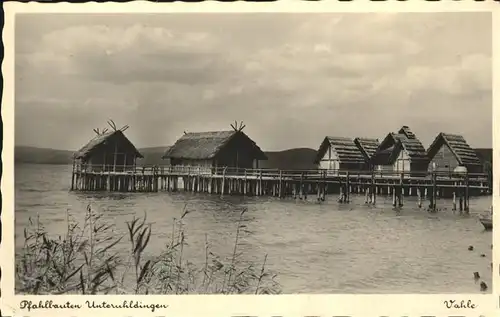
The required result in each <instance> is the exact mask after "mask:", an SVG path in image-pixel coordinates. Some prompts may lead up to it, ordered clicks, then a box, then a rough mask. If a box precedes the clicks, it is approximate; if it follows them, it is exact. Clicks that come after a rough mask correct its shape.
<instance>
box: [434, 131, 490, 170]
mask: <svg viewBox="0 0 500 317" xmlns="http://www.w3.org/2000/svg"><path fill="white" fill-rule="evenodd" d="M427 155H428V156H429V159H430V164H429V171H437V172H449V173H451V172H453V171H454V170H455V169H456V168H457V167H458V166H463V167H465V168H466V169H467V171H468V172H469V173H482V172H483V164H482V162H481V161H480V160H479V158H478V156H477V154H476V152H475V151H474V150H473V149H472V148H471V147H470V146H469V144H468V143H467V141H466V140H465V138H464V137H463V136H461V135H458V134H449V133H443V132H441V133H439V134H438V135H437V136H436V138H435V139H434V142H432V144H431V146H430V147H429V149H428V150H427Z"/></svg>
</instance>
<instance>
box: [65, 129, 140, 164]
mask: <svg viewBox="0 0 500 317" xmlns="http://www.w3.org/2000/svg"><path fill="white" fill-rule="evenodd" d="M123 131H124V130H115V131H110V132H104V133H99V132H97V135H96V136H95V137H94V138H93V139H91V140H90V141H89V142H88V143H87V144H86V145H84V146H83V147H82V148H81V149H80V150H78V151H77V152H76V153H75V154H74V160H75V164H76V165H77V166H78V167H79V169H82V170H85V171H95V172H98V171H105V172H123V171H128V170H132V169H134V168H135V166H136V164H137V159H138V158H143V156H142V154H141V153H140V152H139V151H138V150H137V148H136V147H135V146H134V145H133V144H132V142H130V140H129V139H128V138H127V137H126V136H125V134H124V132H123Z"/></svg>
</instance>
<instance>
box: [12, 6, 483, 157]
mask: <svg viewBox="0 0 500 317" xmlns="http://www.w3.org/2000/svg"><path fill="white" fill-rule="evenodd" d="M89 21H90V22H89ZM18 24H19V28H17V29H18V30H19V31H18V32H17V33H16V41H17V40H18V41H17V43H18V44H16V45H17V46H16V52H17V53H16V111H17V112H18V113H19V115H18V117H17V118H18V119H19V122H17V121H16V123H17V126H18V129H17V131H16V133H17V136H19V137H17V138H16V140H17V141H18V142H21V143H30V144H39V145H40V144H42V143H43V145H45V146H50V144H51V143H54V144H56V143H58V144H61V143H64V144H65V146H67V147H71V148H74V147H78V146H79V145H80V144H75V142H83V141H80V139H78V140H61V138H62V137H61V136H58V135H57V134H54V135H52V138H53V141H50V140H51V138H49V137H46V136H45V137H43V141H40V142H39V141H37V138H38V136H36V137H35V138H33V135H32V133H30V132H29V130H30V129H31V126H32V125H31V123H30V115H29V114H30V113H32V112H33V111H36V112H37V114H38V115H40V116H42V117H43V118H44V120H46V122H52V123H54V124H58V123H59V122H60V121H64V120H65V119H64V118H66V121H67V122H73V123H74V122H75V121H77V120H81V122H80V123H79V124H78V125H74V126H75V127H76V126H78V128H79V129H81V130H85V129H90V130H91V128H93V127H95V126H96V125H98V124H97V122H100V121H102V122H105V120H107V119H108V118H109V117H113V118H117V117H119V119H120V120H121V121H123V122H124V124H129V125H130V126H131V129H130V130H128V131H127V133H130V134H131V135H132V136H134V137H135V138H136V139H137V140H139V141H138V142H141V143H143V144H144V145H148V144H152V145H158V144H168V143H172V142H174V141H175V138H176V137H177V136H178V135H179V131H181V132H182V131H183V130H185V129H189V130H195V129H221V128H224V127H226V126H229V123H230V122H232V121H234V120H241V119H243V120H245V122H246V123H247V129H248V131H249V133H250V132H252V136H253V137H254V138H256V139H258V140H260V141H258V143H259V144H261V145H262V146H263V147H264V148H269V149H276V148H286V147H293V146H295V145H297V144H300V145H301V146H316V143H317V139H321V138H322V136H324V135H325V134H338V135H344V136H357V135H362V136H373V137H381V136H383V135H384V134H385V133H387V132H388V129H391V130H394V129H397V126H399V125H402V124H409V125H411V126H412V128H413V130H415V132H416V133H417V134H418V135H419V136H421V138H422V139H432V138H433V136H434V135H435V134H437V133H438V132H441V129H443V128H444V127H446V128H448V129H449V130H453V131H455V132H459V133H461V132H460V129H463V127H464V126H465V125H466V120H467V118H461V119H460V118H459V117H460V114H469V113H474V112H472V110H471V109H476V110H475V113H476V117H477V120H479V121H480V122H483V123H481V124H476V125H474V129H477V130H478V131H483V132H482V133H483V134H484V135H491V122H490V121H491V120H490V119H489V118H490V114H491V89H492V88H491V85H492V84H491V81H492V71H491V17H490V16H489V15H485V14H482V13H470V14H464V13H457V14H438V13H435V14H424V13H402V14H371V13H366V14H266V15H259V14H253V15H232V14H231V15H201V14H200V15H196V16H194V15H171V16H169V18H168V19H165V17H164V15H151V16H146V15H141V14H137V15H129V16H128V17H127V18H124V17H119V16H115V17H107V18H104V17H98V16H92V17H89V16H88V17H87V18H85V17H83V16H77V15H74V16H72V18H71V19H69V18H68V17H66V16H64V15H62V16H60V17H59V18H58V19H57V21H52V20H50V19H49V18H48V17H44V18H37V17H36V16H31V17H26V16H25V17H23V18H22V19H20V22H19V21H18ZM438 106H439V107H440V108H439V109H437V108H436V107H438ZM33 109H35V110H33ZM41 109H43V111H42V110H41ZM479 109H480V110H479ZM431 111H432V115H429V113H430V112H431ZM450 111H453V113H454V115H453V118H454V121H453V122H452V123H450V122H448V123H447V124H439V122H444V121H446V120H447V116H448V114H449V113H450ZM16 120H17V119H16ZM120 120H116V121H120ZM479 121H478V122H479ZM61 126H62V127H64V128H65V129H66V128H67V129H69V128H71V127H70V126H71V125H61ZM252 126H254V127H252ZM291 126H297V127H300V129H292V130H291V129H290V127H291ZM467 129H468V128H467ZM471 129H472V128H470V129H469V133H471V135H475V136H476V139H475V142H478V143H480V142H483V143H485V142H491V138H489V137H487V138H484V137H482V138H480V137H478V135H479V134H480V133H479V134H478V132H473V131H472V130H471ZM488 129H489V130H488ZM487 130H488V131H490V132H488V131H487ZM305 131H306V132H307V133H305ZM269 135H273V137H270V136H269ZM286 135H288V136H286ZM40 140H42V137H40ZM485 140H486V141H485ZM485 146H486V145H485Z"/></svg>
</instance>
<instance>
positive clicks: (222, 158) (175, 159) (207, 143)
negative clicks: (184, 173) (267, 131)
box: [163, 126, 267, 174]
mask: <svg viewBox="0 0 500 317" xmlns="http://www.w3.org/2000/svg"><path fill="white" fill-rule="evenodd" d="M243 127H244V126H241V127H240V128H236V127H233V130H230V131H214V132H191V133H186V132H185V134H184V135H183V136H182V137H181V138H180V139H178V140H177V141H176V142H175V144H174V145H173V146H171V147H170V148H169V149H168V150H167V151H166V152H165V155H163V158H164V159H170V165H171V166H172V167H173V168H176V167H177V168H179V169H182V168H185V167H189V168H196V170H198V171H199V172H201V173H212V172H214V171H216V170H218V169H217V168H219V167H226V168H227V169H226V173H228V174H229V173H240V172H243V170H244V169H252V168H259V161H260V160H267V157H266V155H265V154H264V152H263V151H262V150H261V149H260V148H259V147H258V146H257V144H256V143H255V142H254V141H252V140H251V139H250V138H249V137H248V136H247V135H246V134H245V133H244V132H243V131H242V129H243ZM214 168H215V169H214Z"/></svg>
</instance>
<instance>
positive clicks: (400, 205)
mask: <svg viewBox="0 0 500 317" xmlns="http://www.w3.org/2000/svg"><path fill="white" fill-rule="evenodd" d="M403 186H404V172H402V173H401V176H400V178H399V195H398V197H399V199H398V203H399V207H403V195H404V187H403Z"/></svg>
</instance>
